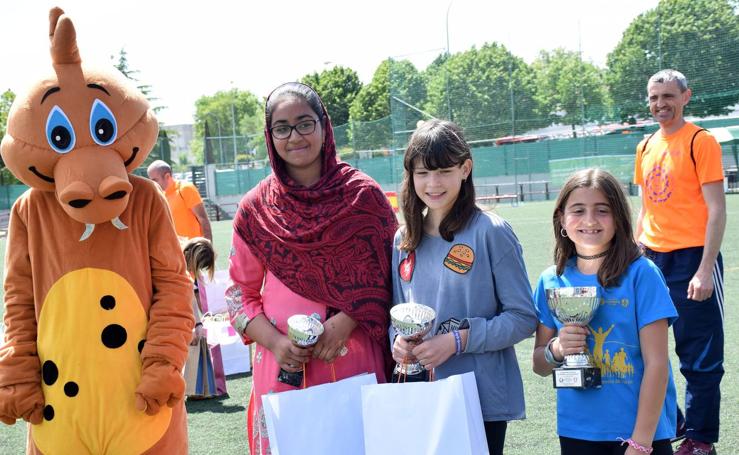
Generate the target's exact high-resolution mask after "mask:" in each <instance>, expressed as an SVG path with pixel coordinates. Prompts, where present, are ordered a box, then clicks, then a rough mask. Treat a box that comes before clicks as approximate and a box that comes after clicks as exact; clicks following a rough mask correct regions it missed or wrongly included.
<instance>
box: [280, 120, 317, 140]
mask: <svg viewBox="0 0 739 455" xmlns="http://www.w3.org/2000/svg"><path fill="white" fill-rule="evenodd" d="M316 123H318V120H313V119H310V120H302V121H301V122H300V123H298V124H297V125H295V126H292V125H288V124H284V125H277V126H273V127H272V128H270V129H269V132H270V133H271V134H272V137H273V138H275V139H287V138H289V137H290V135H291V134H292V133H293V130H295V131H297V132H298V134H299V135H301V136H307V135H309V134H312V133H313V132H314V131H315V130H316Z"/></svg>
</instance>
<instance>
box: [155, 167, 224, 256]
mask: <svg viewBox="0 0 739 455" xmlns="http://www.w3.org/2000/svg"><path fill="white" fill-rule="evenodd" d="M146 172H147V174H149V178H150V179H152V180H154V181H155V182H156V183H157V184H158V185H159V186H160V187H161V188H162V190H163V191H164V195H165V196H166V198H167V204H168V205H169V211H170V212H171V213H172V218H173V220H174V226H175V230H176V231H177V235H178V236H180V237H186V238H188V239H191V238H193V237H205V238H207V239H208V240H210V241H211V242H212V241H213V234H212V233H211V229H210V221H209V220H208V215H207V214H206V213H205V206H204V205H203V200H202V199H201V198H200V193H198V189H197V188H196V187H195V185H193V184H192V183H188V182H183V181H181V180H176V179H175V178H174V177H172V168H171V167H170V166H169V164H167V163H166V162H164V161H162V160H157V161H154V162H152V163H151V164H150V165H149V167H148V168H147V170H146Z"/></svg>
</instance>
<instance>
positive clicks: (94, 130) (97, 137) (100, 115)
mask: <svg viewBox="0 0 739 455" xmlns="http://www.w3.org/2000/svg"><path fill="white" fill-rule="evenodd" d="M117 134H118V126H117V125H116V121H115V116H114V115H113V112H111V110H110V109H108V106H106V105H105V103H103V102H102V101H100V100H97V99H96V100H95V102H94V103H92V109H91V110H90V135H91V136H92V140H93V141H95V143H96V144H98V145H110V144H112V143H113V142H115V140H116V135H117Z"/></svg>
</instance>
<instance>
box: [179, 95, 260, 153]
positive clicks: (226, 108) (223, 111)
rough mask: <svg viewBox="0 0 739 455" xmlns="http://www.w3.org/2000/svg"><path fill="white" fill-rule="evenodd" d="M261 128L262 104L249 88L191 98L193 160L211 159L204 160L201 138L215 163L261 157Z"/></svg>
mask: <svg viewBox="0 0 739 455" xmlns="http://www.w3.org/2000/svg"><path fill="white" fill-rule="evenodd" d="M206 122H207V123H206ZM206 125H207V131H208V134H205V132H206ZM263 129H264V108H263V107H262V103H261V101H260V100H259V99H258V98H257V97H256V96H255V95H254V94H252V93H251V92H248V91H241V90H238V89H231V90H228V91H219V92H216V93H215V94H214V95H211V96H201V97H200V98H198V100H197V101H195V134H194V136H195V139H194V140H193V142H192V143H191V147H192V150H193V154H194V156H195V160H196V162H199V163H205V164H209V163H211V161H210V160H208V161H207V162H205V161H204V156H203V155H204V153H203V152H204V145H205V140H207V141H208V146H209V147H210V149H211V151H212V154H213V155H214V156H213V158H214V159H215V162H216V163H233V162H234V161H235V160H238V161H242V160H246V159H251V158H255V157H256V158H264V157H265V156H266V154H267V149H266V147H265V145H264V134H263V132H262V131H263ZM234 150H235V151H236V156H234ZM253 151H255V152H256V153H255V154H252V152H253Z"/></svg>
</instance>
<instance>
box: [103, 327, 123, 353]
mask: <svg viewBox="0 0 739 455" xmlns="http://www.w3.org/2000/svg"><path fill="white" fill-rule="evenodd" d="M127 336H128V334H126V329H124V328H123V327H121V326H119V325H118V324H110V325H109V326H107V327H105V328H104V329H103V333H102V334H101V335H100V339H101V340H102V342H103V344H104V345H105V347H107V348H110V349H116V348H120V347H121V346H123V345H124V344H125V343H126V337H127Z"/></svg>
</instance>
